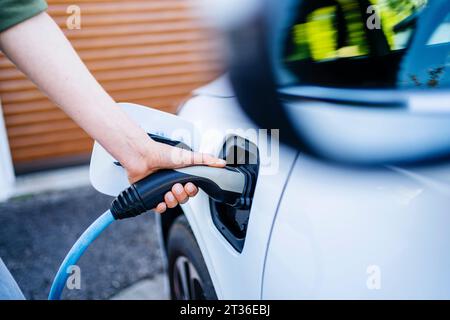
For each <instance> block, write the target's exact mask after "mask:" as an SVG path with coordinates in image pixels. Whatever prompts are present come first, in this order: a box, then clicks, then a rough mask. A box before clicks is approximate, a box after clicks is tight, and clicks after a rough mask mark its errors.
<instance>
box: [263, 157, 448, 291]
mask: <svg viewBox="0 0 450 320" xmlns="http://www.w3.org/2000/svg"><path fill="white" fill-rule="evenodd" d="M449 174H450V165H449V164H441V165H435V166H433V167H429V168H416V169H409V168H408V169H400V168H382V169H372V170H368V169H361V170H357V169H351V168H344V167H339V166H333V165H330V164H326V163H321V162H319V161H317V160H313V159H310V158H307V157H303V156H300V157H299V158H298V160H297V162H296V164H295V167H294V169H293V172H292V175H291V177H290V179H289V182H288V185H287V186H286V192H285V195H284V197H283V199H282V202H281V204H280V208H279V212H278V214H277V218H276V222H275V224H274V228H273V232H272V236H271V241H270V246H269V250H268V256H267V263H266V267H265V274H264V288H263V298H265V299H283V298H286V299H299V298H303V299H430V298H436V299H441V298H446V299H448V298H450V274H449V272H448V270H449V267H450V251H449V250H448V244H449V243H450V233H449V232H448V229H449V226H450V210H449V208H450V192H449V185H448V184H447V183H446V182H445V181H439V180H436V179H435V177H447V178H448V176H449Z"/></svg>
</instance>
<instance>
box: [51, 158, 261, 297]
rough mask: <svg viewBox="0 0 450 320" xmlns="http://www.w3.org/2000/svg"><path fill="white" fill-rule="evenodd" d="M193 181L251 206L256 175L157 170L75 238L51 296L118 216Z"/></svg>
mask: <svg viewBox="0 0 450 320" xmlns="http://www.w3.org/2000/svg"><path fill="white" fill-rule="evenodd" d="M187 182H192V183H194V184H196V185H197V186H198V187H199V188H201V189H202V190H203V191H204V192H206V193H207V194H208V195H209V196H210V197H211V198H212V199H213V200H215V201H218V202H221V203H225V204H227V205H230V206H232V207H235V208H240V209H246V208H250V206H251V200H252V198H251V196H252V195H253V190H254V187H255V183H256V175H255V173H254V172H253V171H252V170H248V169H247V168H245V167H242V168H241V167H225V168H213V167H205V166H194V167H187V168H182V169H173V170H161V171H158V172H156V173H154V174H152V175H150V176H148V177H146V178H144V179H142V180H140V181H138V182H136V183H134V184H132V185H131V186H129V187H128V188H127V189H125V190H123V191H122V192H121V193H120V194H119V195H118V196H117V197H116V198H115V199H114V200H113V202H112V204H111V209H110V210H107V211H106V212H105V213H103V214H102V215H101V216H100V217H99V218H97V220H95V221H94V223H92V224H91V225H90V226H89V228H87V229H86V231H84V232H83V234H82V235H81V236H80V238H79V239H78V240H77V241H76V242H75V244H74V245H73V247H72V249H70V251H69V253H68V254H67V256H66V258H65V259H64V261H63V262H62V264H61V266H60V267H59V270H58V272H57V274H56V276H55V279H54V280H53V284H52V287H51V289H50V294H49V296H48V299H49V300H59V299H60V298H61V294H62V292H63V290H64V287H65V286H66V282H67V279H68V278H69V272H70V270H69V268H70V267H71V266H73V265H75V264H76V263H77V262H78V260H79V259H80V258H81V256H82V255H83V254H84V252H85V251H86V249H87V248H88V247H89V245H90V244H91V243H92V242H93V241H94V240H95V239H96V238H97V237H98V236H99V235H100V234H101V233H102V232H103V231H104V230H105V229H106V228H107V227H108V226H109V225H110V224H111V223H112V222H113V221H115V220H121V219H126V218H132V217H135V216H137V215H140V214H142V213H144V212H146V211H148V210H151V209H153V208H155V207H156V206H157V205H158V203H159V202H161V200H162V199H163V198H164V195H165V194H166V192H168V191H170V190H171V188H172V186H173V185H174V184H175V183H181V184H185V183H187Z"/></svg>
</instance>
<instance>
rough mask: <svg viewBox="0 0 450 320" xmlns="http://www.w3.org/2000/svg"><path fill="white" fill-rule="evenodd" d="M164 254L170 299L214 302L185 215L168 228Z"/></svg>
mask: <svg viewBox="0 0 450 320" xmlns="http://www.w3.org/2000/svg"><path fill="white" fill-rule="evenodd" d="M167 255H168V260H169V280H170V294H171V297H172V299H173V300H217V295H216V291H215V290H214V286H213V284H212V281H211V278H210V276H209V273H208V269H207V268H206V264H205V261H204V260H203V256H202V253H201V251H200V248H199V247H198V244H197V241H196V240H195V237H194V234H193V233H192V230H191V227H190V226H189V223H188V221H187V219H186V217H185V216H184V215H181V216H179V217H178V218H177V219H176V220H175V221H174V223H173V224H172V226H171V228H170V231H169V237H168V241H167ZM183 278H184V279H188V280H187V281H183Z"/></svg>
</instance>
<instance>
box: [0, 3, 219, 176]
mask: <svg viewBox="0 0 450 320" xmlns="http://www.w3.org/2000/svg"><path fill="white" fill-rule="evenodd" d="M48 3H49V10H48V13H49V14H50V15H51V16H52V17H53V18H54V19H55V20H56V22H57V23H58V25H59V26H60V27H61V28H62V29H63V30H64V32H65V34H66V35H67V36H68V37H69V39H70V41H71V42H72V44H73V45H74V47H75V49H76V50H77V52H78V53H79V54H80V56H81V58H82V59H83V61H84V62H85V63H86V64H87V66H88V68H89V69H90V70H91V71H92V72H93V74H94V76H95V77H96V78H97V80H99V82H100V83H101V84H102V85H103V86H104V87H105V89H106V90H107V91H108V92H109V93H110V94H111V95H112V96H113V97H114V98H115V99H116V100H117V101H128V102H135V103H140V104H143V105H148V106H152V107H157V108H160V109H162V110H165V111H169V112H174V111H175V110H176V107H177V105H178V104H179V103H180V102H181V101H182V100H183V99H184V98H186V96H187V95H188V94H189V92H190V91H191V90H193V89H194V88H196V87H198V86H200V85H202V84H205V83H207V82H208V81H210V80H212V79H213V78H214V77H215V76H217V74H218V73H219V71H220V70H219V69H220V67H219V63H218V61H217V58H216V55H215V54H214V52H215V48H216V46H215V44H214V42H213V41H211V38H210V37H209V36H208V35H207V34H206V32H205V31H204V30H203V29H202V27H201V24H200V23H199V21H198V17H196V16H195V2H192V1H186V0H157V1H154V0H147V1H145V0H142V1H125V0H122V1H120V0H118V1H112V0H109V1H106V0H78V1H74V0H50V1H48ZM73 4H76V5H78V6H80V8H81V30H68V29H67V27H66V19H67V17H68V14H67V13H66V9H67V7H68V6H69V5H73ZM0 97H1V101H2V104H3V112H4V117H5V122H6V126H7V131H8V137H9V142H10V147H11V151H12V157H13V161H14V164H15V167H16V171H22V169H23V168H29V167H32V168H33V167H34V168H35V167H36V166H33V164H36V163H37V164H39V165H41V164H43V166H46V164H47V166H48V164H51V165H58V164H61V163H63V162H66V161H67V159H70V158H72V157H73V158H79V156H80V155H88V154H89V153H90V151H91V148H92V141H91V139H90V138H89V137H88V136H87V135H86V133H85V132H83V131H82V130H81V129H80V128H79V127H78V126H77V125H76V124H75V123H74V122H73V121H72V120H70V119H69V118H68V117H67V116H66V115H65V114H64V113H63V112H62V111H61V110H60V109H58V108H57V107H56V106H55V105H54V104H53V103H51V102H50V101H49V100H48V99H47V98H46V97H45V96H44V95H43V94H42V93H40V92H39V91H38V90H37V89H36V87H35V86H34V85H33V84H32V83H31V82H30V81H29V80H27V79H26V78H25V76H24V75H23V74H22V73H21V72H20V71H18V70H17V69H16V68H15V67H14V65H12V64H11V62H9V61H8V60H7V59H6V58H5V57H4V56H3V55H1V53H0ZM59 159H61V161H59Z"/></svg>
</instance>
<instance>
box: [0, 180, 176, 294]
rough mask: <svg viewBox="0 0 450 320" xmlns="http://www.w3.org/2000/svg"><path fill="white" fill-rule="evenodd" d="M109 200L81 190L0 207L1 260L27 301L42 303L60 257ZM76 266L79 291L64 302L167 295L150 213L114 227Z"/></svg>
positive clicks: (17, 200) (21, 199)
mask: <svg viewBox="0 0 450 320" xmlns="http://www.w3.org/2000/svg"><path fill="white" fill-rule="evenodd" d="M111 200H112V199H111V198H110V197H107V196H104V195H101V194H99V193H98V192H97V191H95V190H94V189H93V188H92V187H90V186H85V187H79V188H75V189H69V190H63V191H53V192H48V193H43V194H42V193H41V194H36V195H23V196H21V197H18V198H15V199H11V200H9V201H7V202H4V203H0V256H1V257H2V259H3V261H4V262H5V264H6V265H7V266H8V268H9V269H10V271H11V273H12V274H13V276H14V277H15V278H16V280H17V282H18V284H19V286H20V287H21V288H22V290H23V292H24V294H25V297H26V298H27V299H46V297H47V294H48V292H49V289H50V285H51V282H52V280H53V277H54V275H55V273H56V271H57V269H58V267H59V265H60V263H61V261H62V260H63V258H64V256H65V255H66V253H67V252H68V250H69V249H70V248H71V246H72V244H73V243H74V242H75V241H76V239H77V238H78V236H79V235H80V234H81V233H82V232H83V231H84V230H85V228H86V227H88V226H89V225H90V223H91V222H92V221H94V219H96V218H97V217H98V216H99V215H100V214H101V213H103V212H104V211H105V210H106V209H107V208H109V204H110V202H111ZM78 266H79V267H80V270H81V289H80V290H75V289H74V290H67V289H66V290H65V292H64V294H63V298H65V299H109V298H111V297H114V298H118V299H128V298H130V297H132V298H133V299H134V298H136V299H138V298H159V297H161V298H163V297H166V296H167V295H166V293H164V288H163V287H162V283H163V281H162V277H161V275H162V271H163V267H162V266H163V264H162V259H161V252H160V249H159V246H158V241H157V236H156V233H155V232H154V217H153V216H152V214H145V215H142V216H140V217H137V218H135V219H130V220H124V221H118V222H115V223H114V224H113V225H111V226H110V227H109V228H108V229H107V230H106V231H105V232H104V233H103V234H102V235H101V236H100V237H99V238H98V239H97V240H96V241H95V242H94V243H93V244H92V246H91V247H90V248H89V249H88V251H87V252H86V254H85V255H84V256H83V257H82V258H81V260H80V261H79V263H78ZM152 279H154V280H152ZM142 280H143V282H142ZM147 280H148V281H147ZM136 283H137V284H136ZM134 284H136V285H135V286H133V285H134ZM122 290H125V291H123V292H122ZM159 293H161V294H159Z"/></svg>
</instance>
